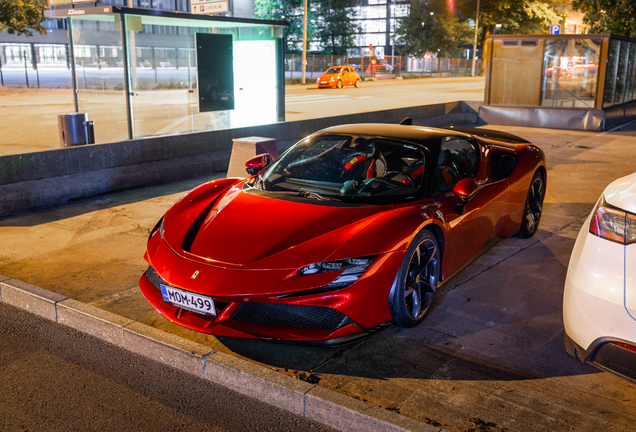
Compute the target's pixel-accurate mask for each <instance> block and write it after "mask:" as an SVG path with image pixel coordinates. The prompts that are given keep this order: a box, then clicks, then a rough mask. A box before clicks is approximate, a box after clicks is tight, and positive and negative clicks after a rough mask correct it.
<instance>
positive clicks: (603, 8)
mask: <svg viewBox="0 0 636 432" xmlns="http://www.w3.org/2000/svg"><path fill="white" fill-rule="evenodd" d="M572 8H573V9H577V10H579V11H581V12H583V13H584V14H585V17H584V18H583V22H584V23H585V24H587V25H588V26H590V33H614V34H617V35H622V36H627V37H631V38H636V3H635V2H634V0H574V1H573V2H572Z"/></svg>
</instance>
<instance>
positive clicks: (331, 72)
mask: <svg viewBox="0 0 636 432" xmlns="http://www.w3.org/2000/svg"><path fill="white" fill-rule="evenodd" d="M340 69H341V68H335V67H331V68H329V69H327V72H325V75H331V74H337V73H340Z"/></svg>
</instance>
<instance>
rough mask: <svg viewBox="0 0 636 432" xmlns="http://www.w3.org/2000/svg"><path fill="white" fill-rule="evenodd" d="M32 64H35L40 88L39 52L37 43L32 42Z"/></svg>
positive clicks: (34, 68)
mask: <svg viewBox="0 0 636 432" xmlns="http://www.w3.org/2000/svg"><path fill="white" fill-rule="evenodd" d="M31 64H32V65H33V70H35V76H36V78H37V80H38V88H40V71H39V70H38V53H37V51H36V50H35V44H34V43H32V44H31Z"/></svg>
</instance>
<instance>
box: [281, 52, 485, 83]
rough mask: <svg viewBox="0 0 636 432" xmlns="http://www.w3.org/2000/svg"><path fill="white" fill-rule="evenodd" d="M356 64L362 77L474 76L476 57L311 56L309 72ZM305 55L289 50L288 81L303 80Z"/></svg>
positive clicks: (477, 69)
mask: <svg viewBox="0 0 636 432" xmlns="http://www.w3.org/2000/svg"><path fill="white" fill-rule="evenodd" d="M340 65H349V66H353V67H354V68H355V69H356V71H357V72H358V74H360V76H361V77H363V78H365V79H367V78H394V77H397V76H401V77H403V78H417V77H434V76H437V77H447V76H470V75H471V67H472V59H467V58H437V57H433V56H428V55H427V56H424V57H421V58H416V57H404V56H384V57H381V56H362V57H361V56H334V55H317V54H316V55H314V54H309V55H308V56H307V69H305V76H306V78H307V80H309V82H313V80H315V79H317V78H318V77H320V75H321V74H323V73H324V72H325V71H326V70H327V69H329V68H330V67H331V66H340ZM301 68H302V56H301V55H300V54H285V79H286V82H287V83H296V82H300V79H301V76H302V69H301ZM480 72H481V60H480V59H478V60H477V62H476V65H475V75H479V73H480Z"/></svg>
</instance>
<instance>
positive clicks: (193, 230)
mask: <svg viewBox="0 0 636 432" xmlns="http://www.w3.org/2000/svg"><path fill="white" fill-rule="evenodd" d="M218 198H219V197H216V198H214V199H213V200H212V202H210V204H208V205H207V206H206V207H205V208H204V209H203V211H202V212H201V214H199V216H197V218H196V219H195V220H194V223H193V224H192V225H191V226H190V229H189V230H188V232H187V233H186V235H185V237H184V238H183V244H182V245H181V249H183V250H184V251H186V252H190V249H192V243H194V239H195V238H197V234H198V233H199V230H200V229H201V225H203V221H204V220H205V217H206V216H207V215H208V214H209V213H210V210H212V207H214V203H215V202H216V200H217V199H218Z"/></svg>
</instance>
